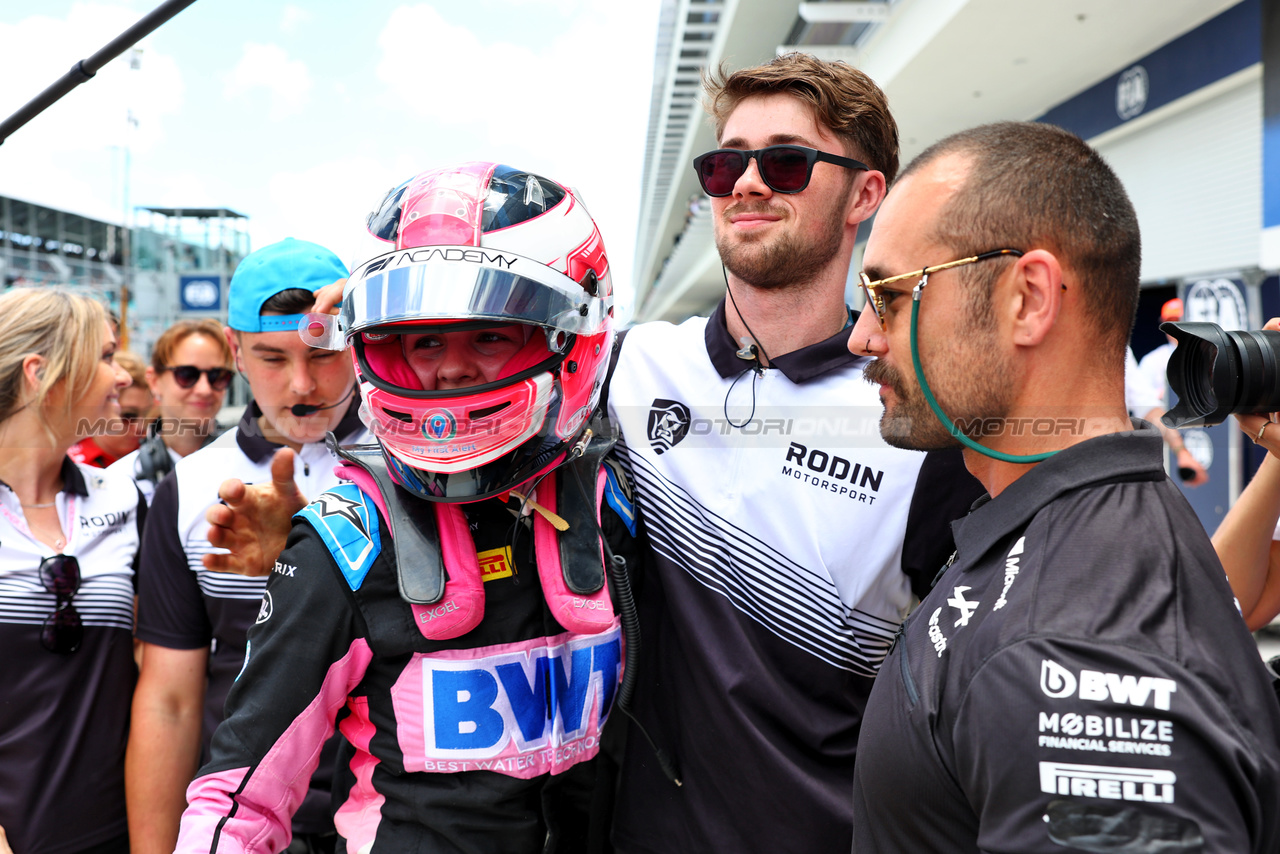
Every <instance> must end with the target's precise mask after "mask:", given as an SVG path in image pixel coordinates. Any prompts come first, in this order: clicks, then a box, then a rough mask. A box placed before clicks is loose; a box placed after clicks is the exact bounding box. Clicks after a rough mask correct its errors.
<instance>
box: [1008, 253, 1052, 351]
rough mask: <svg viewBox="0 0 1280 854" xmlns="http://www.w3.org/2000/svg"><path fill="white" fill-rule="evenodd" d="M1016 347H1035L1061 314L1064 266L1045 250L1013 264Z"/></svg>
mask: <svg viewBox="0 0 1280 854" xmlns="http://www.w3.org/2000/svg"><path fill="white" fill-rule="evenodd" d="M1012 287H1013V288H1014V291H1013V300H1014V303H1013V308H1014V316H1013V343H1014V344H1015V345H1016V346H1019V347H1035V346H1037V345H1038V344H1040V343H1041V342H1042V341H1044V339H1045V336H1047V335H1048V334H1049V331H1050V330H1052V329H1053V327H1054V324H1056V323H1057V321H1058V315H1059V313H1060V312H1061V311H1062V299H1063V288H1064V287H1065V286H1064V284H1063V277H1062V265H1061V264H1060V263H1059V262H1058V259H1057V257H1056V256H1055V255H1054V254H1053V253H1052V252H1049V251H1047V250H1045V249H1033V250H1031V251H1030V252H1028V253H1026V254H1025V255H1023V256H1022V257H1021V258H1018V259H1017V261H1016V263H1015V264H1014V279H1013V284H1012Z"/></svg>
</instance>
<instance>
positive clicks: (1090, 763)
mask: <svg viewBox="0 0 1280 854" xmlns="http://www.w3.org/2000/svg"><path fill="white" fill-rule="evenodd" d="M1137 423H1138V424H1139V425H1141V426H1142V427H1143V428H1144V429H1140V430H1138V431H1136V432H1133V433H1123V434H1112V435H1107V436H1102V437H1097V438H1094V439H1090V440H1088V441H1085V442H1082V443H1080V444H1078V445H1075V446H1074V447H1071V448H1068V449H1066V450H1064V451H1061V452H1059V453H1058V454H1056V455H1055V456H1053V457H1051V458H1050V459H1048V460H1046V461H1045V462H1042V463H1040V464H1039V465H1037V466H1036V467H1035V468H1033V469H1031V470H1030V471H1029V472H1027V473H1026V474H1024V475H1022V476H1021V477H1020V478H1018V479H1017V480H1016V481H1014V482H1013V484H1011V485H1010V486H1009V487H1008V488H1007V489H1005V490H1004V491H1003V492H1002V493H1000V495H999V496H998V497H997V498H995V499H994V500H988V501H987V502H986V503H982V504H980V506H977V507H976V509H975V510H973V511H972V512H971V513H970V515H969V516H968V517H966V518H965V519H963V520H961V521H960V522H957V523H955V525H954V526H953V527H954V530H955V535H956V544H957V553H956V555H955V557H954V562H953V564H952V565H951V566H950V567H949V569H948V570H947V572H946V574H945V575H944V576H943V577H942V578H941V579H940V580H939V582H938V584H937V586H936V587H935V588H934V590H933V592H932V593H931V594H930V595H929V596H928V597H927V598H926V599H925V600H924V601H923V602H922V603H921V605H920V607H919V608H917V609H916V610H915V612H914V613H913V614H912V615H911V616H910V617H909V618H908V619H907V621H906V623H905V625H904V629H903V631H902V633H901V635H900V638H899V640H898V642H897V644H896V646H895V648H894V650H893V652H892V653H891V654H890V656H889V658H888V659H887V660H886V661H885V664H884V668H883V670H882V671H881V676H880V678H879V679H877V680H876V685H875V689H874V690H873V691H872V694H871V699H870V702H869V703H868V705H867V710H866V716H865V718H864V721H863V727H862V740H861V742H860V745H859V750H858V764H857V768H856V769H855V779H854V810H855V821H854V846H853V850H854V851H855V852H856V854H869V852H912V854H914V852H918V851H935V852H953V851H954V852H961V851H963V852H972V851H989V852H1022V854H1031V852H1055V854H1056V852H1060V851H1063V850H1073V851H1074V850H1083V851H1116V852H1119V851H1124V852H1155V851H1159V852H1162V854H1171V852H1192V851H1195V852H1200V851H1205V852H1210V851H1213V852H1218V851H1222V852H1227V851H1230V852H1234V854H1244V852H1274V851H1276V850H1277V846H1280V815H1278V814H1277V810H1276V804H1277V802H1280V741H1278V739H1280V707H1278V706H1277V703H1276V698H1275V695H1274V694H1273V693H1272V690H1271V687H1270V684H1269V679H1268V677H1267V674H1266V672H1265V670H1264V668H1263V665H1262V662H1261V660H1260V659H1259V656H1258V653H1257V649H1256V647H1255V645H1254V643H1253V640H1252V638H1251V637H1250V636H1249V633H1248V631H1247V630H1246V629H1245V625H1244V622H1243V621H1242V620H1241V619H1240V615H1239V612H1238V610H1237V609H1236V607H1235V605H1234V603H1233V599H1232V595H1231V590H1230V588H1229V587H1228V585H1227V580H1226V577H1225V575H1224V574H1223V571H1222V566H1221V564H1220V563H1219V562H1218V559H1217V556H1216V555H1215V554H1214V551H1213V547H1212V546H1211V545H1210V543H1209V539H1208V537H1206V536H1205V533H1204V529H1203V528H1202V527H1201V525H1200V523H1199V522H1198V521H1197V520H1196V517H1195V515H1194V514H1193V513H1192V512H1191V509H1190V508H1189V507H1188V506H1187V503H1186V501H1185V499H1183V497H1182V496H1181V495H1180V494H1179V493H1178V491H1177V489H1176V488H1175V487H1174V486H1173V484H1172V483H1171V482H1170V481H1169V479H1168V478H1167V477H1166V476H1165V472H1164V468H1163V466H1162V460H1161V438H1160V434H1159V433H1157V432H1156V431H1154V430H1152V429H1150V428H1149V426H1148V425H1145V423H1143V422H1137Z"/></svg>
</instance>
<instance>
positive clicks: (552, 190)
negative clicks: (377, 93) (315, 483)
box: [301, 162, 613, 502]
mask: <svg viewBox="0 0 1280 854" xmlns="http://www.w3.org/2000/svg"><path fill="white" fill-rule="evenodd" d="M368 224H369V231H370V232H371V233H372V234H373V235H374V236H375V237H378V238H380V239H382V240H386V241H388V242H391V243H393V244H394V245H395V249H394V250H393V251H391V252H388V253H386V254H384V255H380V256H378V257H376V258H373V259H371V260H369V261H367V262H366V263H364V264H362V265H361V266H360V267H358V268H356V270H355V271H353V272H352V274H351V276H350V278H349V279H348V280H347V285H346V288H345V289H344V291H343V298H342V306H341V309H340V311H339V315H338V317H337V318H331V317H330V318H319V317H314V316H313V322H312V323H311V325H310V326H309V327H308V326H304V327H303V329H302V332H301V334H302V335H303V338H304V339H305V340H307V341H308V343H311V344H312V345H313V346H323V347H329V348H330V349H340V348H341V347H343V346H345V345H347V344H349V345H350V347H351V354H352V358H353V359H354V361H355V367H356V376H357V379H358V381H359V383H360V391H361V395H362V397H363V403H362V406H361V409H360V414H361V417H362V418H363V419H364V422H365V424H366V425H368V427H369V429H370V430H372V431H373V432H374V434H375V435H376V436H377V438H378V441H379V443H380V444H381V445H382V449H383V453H384V456H385V458H386V460H387V466H388V469H389V471H390V473H391V475H392V477H393V478H394V479H395V480H396V481H397V482H398V483H399V484H400V485H401V486H403V487H404V488H405V489H408V490H410V491H411V492H413V493H415V494H417V495H419V496H420V497H422V498H426V499H429V500H434V501H461V502H466V501H478V500H481V499H483V498H487V497H489V496H492V495H497V494H500V493H502V492H506V491H508V490H510V489H512V488H513V487H516V486H517V485H519V484H521V483H524V482H525V481H527V480H529V479H530V478H533V477H535V476H537V475H539V474H540V473H542V472H544V471H546V470H548V469H549V468H550V467H551V466H553V465H554V464H556V463H557V462H558V461H559V460H560V459H561V458H562V457H563V455H564V453H565V451H566V450H567V448H568V447H569V446H570V445H571V444H572V443H573V442H574V441H576V439H577V437H578V435H579V434H580V433H581V432H582V430H583V428H584V426H585V424H586V423H587V420H588V419H589V417H590V416H591V414H592V412H593V411H594V410H595V408H596V404H597V402H598V400H599V396H600V388H601V386H602V385H603V383H604V379H605V374H606V372H607V370H608V364H609V352H610V349H611V347H612V343H613V328H612V321H613V285H612V281H611V280H610V277H609V261H608V258H607V256H606V255H605V250H604V243H603V242H602V241H601V239H600V231H599V229H597V228H596V224H595V222H594V221H593V220H592V218H591V215H590V214H589V213H587V210H586V208H585V207H584V205H583V204H582V200H581V199H579V198H578V197H577V196H576V195H575V194H574V192H573V191H572V190H570V189H569V188H567V187H564V186H561V185H560V184H557V183H555V182H554V181H550V180H548V179H546V178H543V177H540V176H538V175H534V174H531V173H529V172H522V171H520V170H518V169H513V168H512V167H510V166H503V165H499V164H496V163H481V162H472V163H463V164H461V165H459V166H452V167H447V168H442V169H433V170H430V171H427V172H423V173H421V174H419V175H417V176H415V177H414V178H412V179H411V180H409V181H406V182H405V183H404V184H401V185H400V186H399V187H396V188H394V189H393V190H391V191H390V192H389V193H388V194H387V196H386V198H385V199H384V200H383V202H382V204H381V205H380V206H379V208H378V209H377V210H376V211H374V212H373V213H372V214H370V215H369V218H368ZM507 324H523V325H525V326H528V327H531V330H530V331H529V332H528V333H526V334H527V342H526V343H525V345H524V347H523V349H521V350H519V351H518V352H517V353H516V354H515V356H513V357H512V358H511V359H510V360H509V361H508V362H507V363H506V364H505V365H504V366H503V368H502V370H501V371H500V372H499V376H498V378H497V379H496V380H494V381H492V382H487V383H484V384H482V385H476V386H471V387H468V388H462V389H457V388H455V389H449V390H440V391H427V390H425V389H424V388H423V384H422V382H421V381H420V380H419V379H418V376H417V375H416V374H415V372H414V371H413V370H412V369H411V368H410V367H409V364H408V361H407V360H406V359H405V356H404V351H403V349H402V347H401V342H400V335H404V334H411V333H445V332H454V331H465V330H474V329H477V328H482V327H486V326H499V325H507ZM321 326H323V327H324V330H323V331H321V329H320V327H321Z"/></svg>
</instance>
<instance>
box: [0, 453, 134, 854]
mask: <svg viewBox="0 0 1280 854" xmlns="http://www.w3.org/2000/svg"><path fill="white" fill-rule="evenodd" d="M62 482H63V489H62V492H60V493H59V494H58V498H57V512H58V518H59V520H60V521H61V522H62V528H63V532H64V533H65V534H66V535H67V537H68V542H67V545H66V547H65V548H64V549H63V553H64V554H68V555H74V556H75V557H76V560H77V562H78V563H79V565H80V587H79V589H77V591H76V593H75V595H74V596H73V597H72V600H71V605H72V606H73V607H74V608H75V610H76V613H78V614H79V616H80V622H81V625H82V626H83V627H84V637H83V640H82V641H81V643H80V648H79V649H78V650H77V651H76V652H73V653H69V654H59V653H54V652H50V651H48V650H47V649H45V648H44V647H43V645H42V644H41V642H40V636H41V627H42V625H43V623H44V621H45V620H46V619H48V618H49V617H50V616H51V615H52V614H53V613H54V609H55V608H56V607H57V606H58V604H59V603H58V602H57V599H56V597H55V595H54V594H53V593H52V592H51V591H49V590H48V589H47V588H46V587H45V584H44V582H43V581H42V580H41V577H40V563H41V561H42V560H44V559H45V558H48V557H51V556H53V554H54V553H55V552H54V550H53V549H51V548H49V547H48V546H46V545H45V544H43V543H41V542H38V541H37V540H35V539H34V538H33V537H32V536H31V533H30V530H29V529H28V527H27V524H26V519H25V517H24V516H23V512H22V508H21V507H20V506H19V503H18V498H17V496H16V495H14V493H13V492H12V491H11V490H10V489H9V488H8V487H7V486H3V485H0V649H2V650H4V654H3V655H0V686H3V687H0V827H3V828H4V829H5V833H6V834H7V836H8V839H9V844H10V845H11V846H12V847H13V850H14V851H19V852H24V854H25V852H44V851H49V852H57V851H83V850H86V849H89V848H92V847H94V846H97V845H101V844H104V843H106V842H108V841H110V840H113V839H116V838H118V837H121V836H123V835H124V834H125V832H126V830H127V828H126V826H125V804H124V753H125V743H126V739H127V736H128V732H129V707H130V703H131V702H132V698H133V686H134V682H135V680H136V678H137V677H136V672H137V671H136V670H135V668H134V664H133V637H132V629H133V594H134V578H135V576H134V559H135V556H136V555H137V553H138V542H139V540H140V539H141V534H142V521H143V516H144V515H145V512H146V505H145V503H143V502H142V500H141V496H140V495H139V493H138V489H137V487H136V486H134V484H133V481H132V480H130V479H129V478H128V477H125V476H123V475H113V474H111V473H109V472H105V471H103V470H102V469H96V468H91V467H90V466H88V465H83V464H77V463H74V462H72V461H71V459H70V458H69V457H68V458H67V459H66V460H64V462H63V464H62ZM61 604H63V605H64V606H65V605H66V604H67V602H66V600H65V599H64V600H63V601H62V603H61Z"/></svg>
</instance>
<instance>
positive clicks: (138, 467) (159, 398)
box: [116, 318, 234, 504]
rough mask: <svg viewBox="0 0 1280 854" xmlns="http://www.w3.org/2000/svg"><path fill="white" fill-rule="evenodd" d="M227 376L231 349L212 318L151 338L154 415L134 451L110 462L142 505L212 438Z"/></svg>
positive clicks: (185, 323)
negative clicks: (181, 462)
mask: <svg viewBox="0 0 1280 854" xmlns="http://www.w3.org/2000/svg"><path fill="white" fill-rule="evenodd" d="M233 376H234V374H233V372H232V370H231V346H230V345H229V344H228V343H227V339H226V336H225V334H224V333H223V329H222V324H220V323H218V321H216V320H212V319H210V318H204V319H201V320H179V321H178V322H177V323H175V324H174V325H173V326H170V327H169V328H168V329H166V330H165V331H164V332H163V333H161V335H160V337H159V338H158V339H156V344H155V347H154V348H152V351H151V364H150V366H148V368H147V383H148V384H149V385H150V386H151V394H152V395H154V397H155V401H156V416H157V417H156V420H155V421H154V422H153V423H152V428H151V430H150V431H149V434H148V436H147V438H146V439H144V440H143V442H142V445H141V447H140V448H138V450H137V452H136V453H132V454H129V455H127V456H125V457H124V458H122V459H121V460H120V462H118V463H116V466H118V467H119V470H120V471H123V472H124V473H126V474H127V475H129V476H130V477H132V478H133V479H134V480H135V481H137V483H138V488H139V489H141V490H142V494H143V496H145V497H146V499H147V503H148V504H149V503H150V502H151V496H152V495H154V494H155V489H156V485H157V484H158V483H159V482H160V481H161V480H163V479H164V476H165V475H166V474H168V473H169V472H171V471H172V470H173V464H174V463H176V462H177V461H178V460H180V459H182V458H183V457H185V456H186V455H187V454H190V453H192V452H194V451H198V450H200V449H201V448H203V447H204V446H205V445H207V444H208V443H209V442H211V441H213V439H215V438H217V435H218V433H219V432H220V431H219V430H218V426H217V422H216V420H215V419H216V418H217V415H218V412H219V411H220V410H221V409H222V403H223V400H224V399H225V398H226V396H227V388H228V387H229V386H230V385H231V380H232V378H233Z"/></svg>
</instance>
